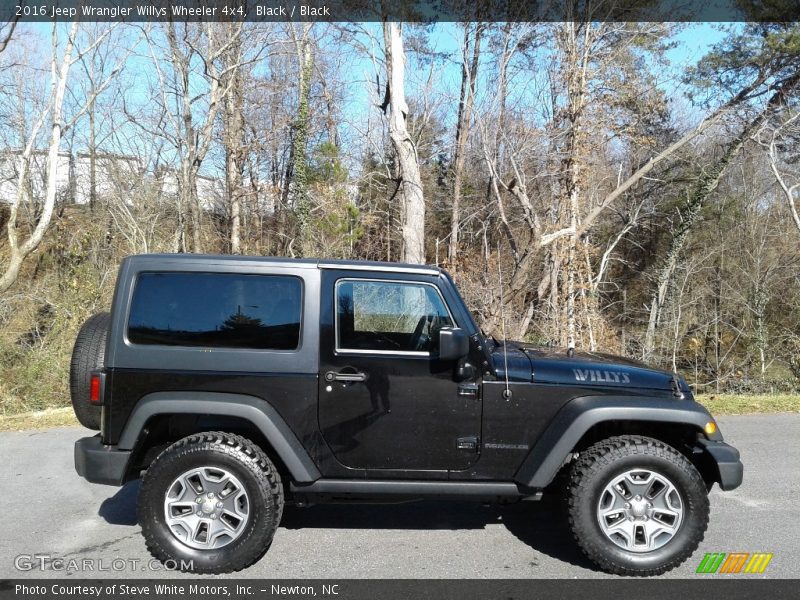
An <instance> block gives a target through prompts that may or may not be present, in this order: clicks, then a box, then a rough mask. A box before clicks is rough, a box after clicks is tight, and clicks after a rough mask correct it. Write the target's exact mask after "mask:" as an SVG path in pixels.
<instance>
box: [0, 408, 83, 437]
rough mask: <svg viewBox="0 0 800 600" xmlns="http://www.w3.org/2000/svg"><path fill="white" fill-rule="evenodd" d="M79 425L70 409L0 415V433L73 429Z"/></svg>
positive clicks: (50, 409) (49, 409)
mask: <svg viewBox="0 0 800 600" xmlns="http://www.w3.org/2000/svg"><path fill="white" fill-rule="evenodd" d="M77 425H79V423H78V421H77V419H76V418H75V413H73V412H72V407H71V406H68V407H65V408H48V409H45V410H37V411H35V412H26V413H19V414H16V415H0V431H22V430H25V429H51V428H53V427H75V426H77Z"/></svg>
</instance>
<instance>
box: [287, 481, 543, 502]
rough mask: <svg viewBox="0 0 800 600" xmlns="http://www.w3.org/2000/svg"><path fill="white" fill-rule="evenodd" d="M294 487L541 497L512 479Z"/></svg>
mask: <svg viewBox="0 0 800 600" xmlns="http://www.w3.org/2000/svg"><path fill="white" fill-rule="evenodd" d="M290 489H291V491H292V492H295V493H298V494H333V495H339V494H346V495H353V496H461V497H477V498H488V497H498V496H499V497H507V498H524V497H531V499H537V498H534V497H537V496H541V492H539V491H538V490H527V489H525V488H522V487H521V486H519V485H517V484H516V483H512V482H496V481H492V482H482V481H481V482H478V481H414V480H381V479H378V480H361V479H360V480H356V481H353V480H349V479H318V480H316V481H315V482H313V483H310V484H298V483H294V482H292V484H291V486H290Z"/></svg>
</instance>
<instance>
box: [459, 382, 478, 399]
mask: <svg viewBox="0 0 800 600" xmlns="http://www.w3.org/2000/svg"><path fill="white" fill-rule="evenodd" d="M480 391H481V388H480V386H479V385H478V384H477V383H459V384H458V395H459V396H461V397H462V398H475V399H476V400H477V399H478V398H479V397H480Z"/></svg>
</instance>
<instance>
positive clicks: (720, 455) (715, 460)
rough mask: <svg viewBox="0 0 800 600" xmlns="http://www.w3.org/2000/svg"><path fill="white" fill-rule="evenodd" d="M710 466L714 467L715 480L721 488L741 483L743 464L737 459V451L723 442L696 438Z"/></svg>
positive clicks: (727, 488) (725, 488)
mask: <svg viewBox="0 0 800 600" xmlns="http://www.w3.org/2000/svg"><path fill="white" fill-rule="evenodd" d="M698 441H699V442H700V446H701V448H702V450H703V453H704V454H705V457H706V459H707V460H708V461H709V463H710V464H711V466H713V467H714V468H715V469H716V474H717V482H718V483H719V487H720V488H722V489H723V490H725V491H726V492H727V491H730V490H734V489H736V488H737V487H739V486H740V485H741V484H742V478H743V476H744V465H742V461H741V460H739V451H738V450H737V449H736V448H734V447H733V446H729V445H728V444H726V443H725V442H717V441H713V440H703V439H701V440H698Z"/></svg>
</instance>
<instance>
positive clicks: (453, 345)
mask: <svg viewBox="0 0 800 600" xmlns="http://www.w3.org/2000/svg"><path fill="white" fill-rule="evenodd" d="M467 354H469V337H468V336H467V332H466V331H464V330H463V329H459V328H458V327H442V329H440V330H439V360H459V359H461V358H464V357H465V356H466V355H467Z"/></svg>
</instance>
